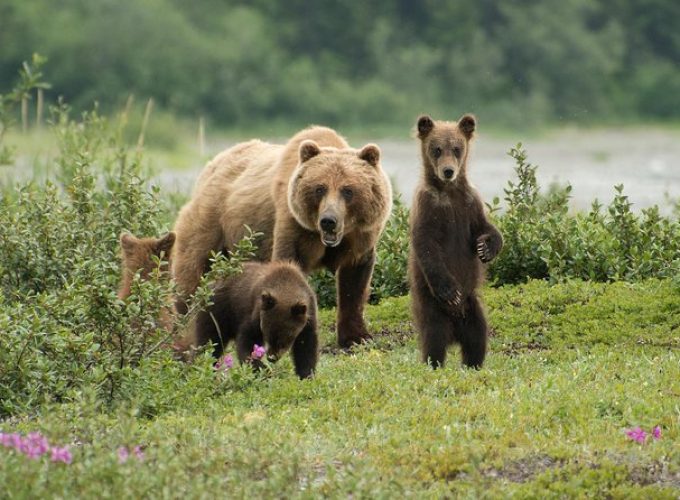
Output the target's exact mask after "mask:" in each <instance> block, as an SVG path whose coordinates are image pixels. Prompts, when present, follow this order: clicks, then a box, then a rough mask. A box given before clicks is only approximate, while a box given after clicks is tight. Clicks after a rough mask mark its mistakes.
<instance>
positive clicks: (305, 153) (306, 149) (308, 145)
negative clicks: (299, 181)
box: [299, 139, 321, 163]
mask: <svg viewBox="0 0 680 500" xmlns="http://www.w3.org/2000/svg"><path fill="white" fill-rule="evenodd" d="M320 153H321V149H320V148H319V145H318V144H317V143H316V142H314V141H312V140H309V139H307V140H305V141H302V142H301V143H300V150H299V154H300V163H304V162H306V161H307V160H311V159H312V158H314V157H315V156H316V155H318V154H320Z"/></svg>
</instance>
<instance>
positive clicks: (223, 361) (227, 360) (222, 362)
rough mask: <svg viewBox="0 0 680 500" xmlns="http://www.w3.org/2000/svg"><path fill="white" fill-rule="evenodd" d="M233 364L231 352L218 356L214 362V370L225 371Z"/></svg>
mask: <svg viewBox="0 0 680 500" xmlns="http://www.w3.org/2000/svg"><path fill="white" fill-rule="evenodd" d="M233 366H234V358H232V357H231V354H227V355H226V356H224V357H223V358H220V359H219V360H218V361H217V363H216V364H215V369H216V370H222V371H227V370H229V369H230V368H232V367H233Z"/></svg>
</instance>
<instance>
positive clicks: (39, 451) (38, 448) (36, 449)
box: [21, 432, 50, 459]
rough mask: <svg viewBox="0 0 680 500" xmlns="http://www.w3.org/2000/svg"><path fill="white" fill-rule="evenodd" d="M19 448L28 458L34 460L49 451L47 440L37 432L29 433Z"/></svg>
mask: <svg viewBox="0 0 680 500" xmlns="http://www.w3.org/2000/svg"><path fill="white" fill-rule="evenodd" d="M21 448H22V451H23V452H24V453H25V454H26V456H28V458H31V459H36V458H39V457H40V456H42V455H44V454H45V453H47V452H48V451H49V449H50V444H49V443H48V442H47V438H46V437H45V436H43V435H42V434H40V433H39V432H31V433H30V434H29V435H28V436H26V438H25V439H24V440H23V443H22V446H21Z"/></svg>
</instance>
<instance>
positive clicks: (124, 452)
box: [118, 446, 130, 464]
mask: <svg viewBox="0 0 680 500" xmlns="http://www.w3.org/2000/svg"><path fill="white" fill-rule="evenodd" d="M129 456H130V453H129V452H128V449H127V448H126V447H125V446H121V447H120V448H118V463H119V464H124V463H125V462H127V459H128V457H129Z"/></svg>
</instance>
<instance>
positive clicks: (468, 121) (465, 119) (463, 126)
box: [458, 115, 477, 140]
mask: <svg viewBox="0 0 680 500" xmlns="http://www.w3.org/2000/svg"><path fill="white" fill-rule="evenodd" d="M476 127H477V120H476V119H475V117H474V116H473V115H463V116H461V117H460V120H458V128H459V129H460V131H461V132H463V135H464V136H465V138H466V139H467V140H470V138H471V137H472V134H474V132H475V128H476Z"/></svg>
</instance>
